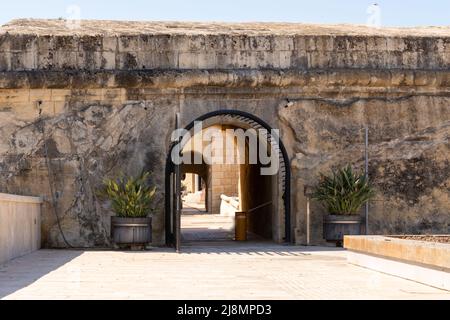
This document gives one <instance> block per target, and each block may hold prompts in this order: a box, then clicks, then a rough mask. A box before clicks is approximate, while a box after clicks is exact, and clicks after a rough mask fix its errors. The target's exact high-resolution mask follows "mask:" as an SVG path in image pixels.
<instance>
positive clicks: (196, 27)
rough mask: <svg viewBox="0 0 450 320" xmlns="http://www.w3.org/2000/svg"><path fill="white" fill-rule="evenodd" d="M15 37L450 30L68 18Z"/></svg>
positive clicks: (25, 26) (26, 23)
mask: <svg viewBox="0 0 450 320" xmlns="http://www.w3.org/2000/svg"><path fill="white" fill-rule="evenodd" d="M0 32H9V33H11V34H35V35H40V36H45V35H68V36H73V35H90V36H95V35H102V36H107V35H141V34H162V35H167V34H180V35H185V34H188V35H223V34H231V35H307V36H320V35H334V36H338V35H345V36H347V35H350V36H389V37H405V36H416V37H421V36H434V37H449V36H450V27H445V26H439V27H437V26H436V27H433V26H430V27H413V28H401V27H381V28H373V27H368V26H366V25H355V24H311V23H289V22H241V23H236V22H185V21H114V20H80V25H79V28H76V29H74V28H69V27H67V24H66V20H64V19H15V20H12V21H11V22H9V23H7V24H5V25H4V26H2V27H1V28H0Z"/></svg>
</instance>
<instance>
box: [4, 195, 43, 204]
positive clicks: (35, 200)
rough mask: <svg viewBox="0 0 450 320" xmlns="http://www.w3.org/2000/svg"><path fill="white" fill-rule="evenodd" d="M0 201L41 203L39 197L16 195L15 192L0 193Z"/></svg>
mask: <svg viewBox="0 0 450 320" xmlns="http://www.w3.org/2000/svg"><path fill="white" fill-rule="evenodd" d="M0 202H19V203H31V204H41V203H42V202H43V200H42V198H41V197H29V196H18V195H15V194H8V193H0Z"/></svg>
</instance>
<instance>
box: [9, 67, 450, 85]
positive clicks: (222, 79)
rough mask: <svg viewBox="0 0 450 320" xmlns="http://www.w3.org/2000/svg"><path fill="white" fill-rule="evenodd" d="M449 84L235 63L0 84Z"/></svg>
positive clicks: (13, 76)
mask: <svg viewBox="0 0 450 320" xmlns="http://www.w3.org/2000/svg"><path fill="white" fill-rule="evenodd" d="M207 86H210V87H219V86H220V87H289V86H297V87H298V86H300V87H301V86H315V87H324V88H326V87H348V86H355V87H364V86H366V87H385V88H395V87H431V88H435V87H439V88H449V87H450V70H432V71H431V70H405V69H383V70H380V69H314V70H312V69H310V70H292V69H288V70H281V69H252V70H248V69H247V70H244V69H235V70H169V69H164V70H162V69H152V70H133V71H131V70H127V71H120V70H116V71H107V70H103V71H85V70H68V71H14V72H0V89H94V88H175V89H182V88H192V87H207Z"/></svg>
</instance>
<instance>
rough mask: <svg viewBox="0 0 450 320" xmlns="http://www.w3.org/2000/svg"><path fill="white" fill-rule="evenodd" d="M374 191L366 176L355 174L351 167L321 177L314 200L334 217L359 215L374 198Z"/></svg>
mask: <svg viewBox="0 0 450 320" xmlns="http://www.w3.org/2000/svg"><path fill="white" fill-rule="evenodd" d="M374 195H375V192H374V190H373V189H372V187H371V186H370V185H369V183H368V181H367V179H366V177H365V175H364V174H359V173H355V172H353V170H352V167H351V166H350V165H348V166H346V167H344V168H340V169H338V170H336V171H333V172H332V174H331V175H330V176H325V175H321V179H320V183H319V185H318V186H317V187H316V188H315V190H314V194H313V198H314V199H317V200H319V201H320V202H322V204H323V205H324V206H325V207H326V208H327V209H328V213H329V214H332V215H353V214H358V211H359V210H360V209H361V207H362V206H363V205H364V204H365V203H366V202H367V201H369V200H370V199H371V198H373V197H374Z"/></svg>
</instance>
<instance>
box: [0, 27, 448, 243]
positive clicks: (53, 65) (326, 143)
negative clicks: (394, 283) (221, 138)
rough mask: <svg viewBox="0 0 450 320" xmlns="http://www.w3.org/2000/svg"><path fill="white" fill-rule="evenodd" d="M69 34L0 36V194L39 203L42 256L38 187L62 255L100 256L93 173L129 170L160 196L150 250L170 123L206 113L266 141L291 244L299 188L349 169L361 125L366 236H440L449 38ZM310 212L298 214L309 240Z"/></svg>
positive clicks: (132, 30)
mask: <svg viewBox="0 0 450 320" xmlns="http://www.w3.org/2000/svg"><path fill="white" fill-rule="evenodd" d="M83 23H84V24H82V28H81V29H80V30H78V31H75V32H74V31H68V30H67V29H64V22H63V21H34V20H29V21H28V20H27V21H17V22H13V23H12V24H11V25H9V26H6V27H2V28H1V29H0V192H8V193H20V194H23V195H30V194H38V195H42V196H43V197H44V205H43V217H42V235H43V244H44V246H47V247H58V246H65V244H64V242H63V241H62V238H61V234H60V232H59V230H58V228H57V225H56V220H55V216H54V213H53V211H52V210H50V209H51V202H50V201H49V199H51V197H50V187H49V186H50V183H51V184H52V186H53V188H54V190H55V191H56V194H57V197H58V202H57V212H58V214H59V216H60V218H61V221H62V228H63V230H64V232H65V235H66V238H67V239H69V241H70V242H71V244H72V245H74V246H81V247H83V246H105V245H108V244H109V238H108V237H109V216H110V215H111V212H110V209H109V208H108V204H107V203H106V202H104V201H102V200H101V199H98V198H97V196H96V192H95V191H96V190H97V189H98V187H99V186H100V184H101V182H102V179H103V178H104V177H109V176H111V177H112V176H114V175H116V174H118V173H119V172H121V171H122V172H125V173H129V174H136V173H138V172H139V171H140V170H142V169H145V170H150V171H153V172H154V174H153V177H152V178H153V180H154V182H155V184H156V185H157V187H158V190H159V192H158V196H157V201H156V203H157V206H156V210H155V213H154V225H153V227H154V239H153V240H154V243H155V244H162V243H163V241H164V208H163V203H164V201H163V199H164V167H165V160H166V155H167V152H168V150H169V143H170V134H171V132H172V129H173V128H174V126H175V114H176V113H177V112H179V113H180V114H181V120H182V125H187V124H188V123H190V122H191V121H193V120H194V119H196V118H197V117H199V116H201V115H203V114H205V113H207V112H210V111H213V110H219V109H238V110H242V111H246V112H249V113H251V114H254V115H255V116H257V117H259V118H261V119H262V120H264V121H266V122H267V123H268V124H270V125H271V126H272V127H274V128H279V129H280V130H281V136H282V140H283V142H284V144H285V146H286V148H287V150H288V153H289V156H290V158H291V168H292V170H293V176H292V180H291V185H292V198H291V200H292V215H293V217H292V220H293V226H292V228H293V230H294V231H295V241H296V242H298V243H302V242H304V241H305V229H306V226H305V217H304V215H305V198H304V196H303V186H304V185H305V184H306V185H314V184H315V183H316V182H317V177H318V174H319V172H323V171H327V170H329V169H330V168H333V167H336V166H338V165H343V164H346V163H347V162H351V163H354V164H355V165H356V166H357V167H359V168H362V167H363V131H362V128H364V126H366V125H367V126H368V127H369V129H370V148H369V155H370V179H371V180H372V181H373V183H374V185H375V187H376V188H377V191H378V194H377V199H376V201H374V202H373V203H372V204H371V217H370V227H371V232H373V233H380V234H381V233H425V232H430V233H431V232H433V233H450V229H449V221H450V199H449V185H450V167H449V154H450V152H449V143H448V136H449V133H450V106H449V105H450V71H449V68H450V30H449V29H448V28H425V29H413V30H402V29H376V30H373V29H367V28H363V27H351V26H345V27H344V26H335V27H330V26H308V25H296V24H287V25H276V24H275V25H270V24H268V25H266V24H243V25H227V24H223V25H219V24H206V25H205V24H177V23H173V24H169V23H166V24H164V23H143V24H140V23H119V22H96V23H94V22H92V23H90V22H83ZM288 100H289V101H291V102H292V104H288ZM44 141H46V142H47V143H46V145H47V149H48V150H46V148H45V147H44V143H43V142H44ZM46 154H48V156H49V157H50V159H51V160H50V174H49V168H48V166H47V165H46V161H45V155H46ZM49 177H50V179H49ZM323 213H324V211H323V209H322V208H320V207H319V206H318V205H317V204H316V203H313V213H312V214H313V228H312V231H313V240H314V242H316V243H318V242H320V241H321V238H322V226H321V217H322V215H323ZM276 225H277V226H278V222H277V224H276ZM281 227H282V226H280V228H281Z"/></svg>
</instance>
